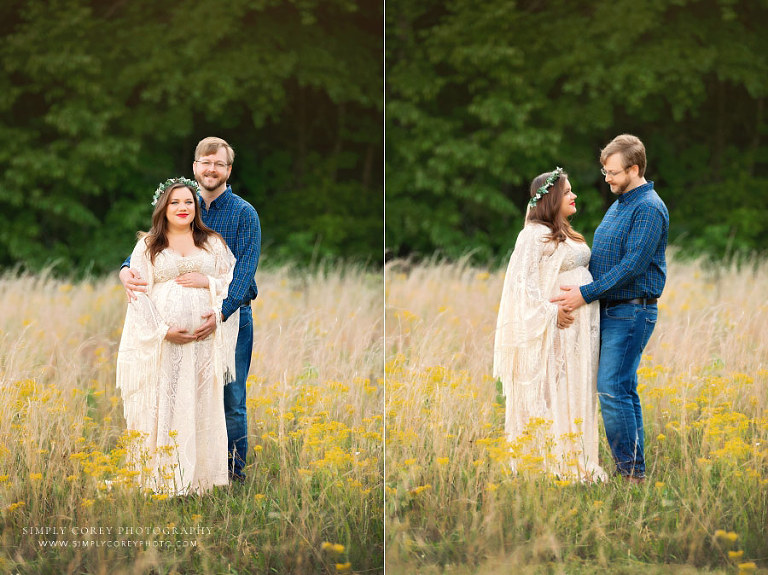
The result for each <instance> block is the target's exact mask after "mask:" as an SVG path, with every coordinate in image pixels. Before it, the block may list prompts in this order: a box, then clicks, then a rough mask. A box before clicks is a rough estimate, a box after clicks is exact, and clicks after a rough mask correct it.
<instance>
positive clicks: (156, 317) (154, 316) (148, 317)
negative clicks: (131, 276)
mask: <svg viewBox="0 0 768 575" xmlns="http://www.w3.org/2000/svg"><path fill="white" fill-rule="evenodd" d="M131 269H133V270H135V271H137V272H139V274H141V277H142V279H144V280H145V281H146V282H147V291H146V293H144V292H139V293H137V294H136V296H137V297H136V299H135V300H132V301H131V302H130V303H129V304H128V315H129V316H131V320H132V323H133V325H132V327H133V328H134V329H135V330H136V336H137V338H138V339H139V340H140V341H141V342H145V343H147V344H151V343H152V342H155V341H156V340H157V338H160V340H161V341H162V340H163V339H164V338H165V334H166V333H168V328H169V327H170V326H168V325H167V324H166V323H165V322H164V321H163V318H162V316H161V315H160V314H159V313H158V311H157V308H156V307H155V304H154V303H152V300H151V299H150V297H149V295H150V294H151V293H152V288H153V286H154V281H153V279H154V278H153V273H152V265H151V262H150V261H149V258H148V257H147V254H146V244H145V243H144V240H143V239H140V240H139V241H138V242H137V243H136V247H134V248H133V253H132V254H131ZM126 321H128V317H126Z"/></svg>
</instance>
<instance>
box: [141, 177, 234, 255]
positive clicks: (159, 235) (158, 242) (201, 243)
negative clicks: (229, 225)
mask: <svg viewBox="0 0 768 575" xmlns="http://www.w3.org/2000/svg"><path fill="white" fill-rule="evenodd" d="M179 188H187V189H188V190H189V191H190V192H191V193H192V199H193V200H194V201H195V217H194V218H193V220H192V221H191V222H190V224H189V225H190V226H191V228H192V237H193V238H194V240H195V246H196V247H198V248H201V249H204V250H207V249H208V246H207V243H208V239H209V238H210V237H212V236H213V237H218V238H219V239H221V241H224V240H223V239H222V237H221V236H220V235H219V234H217V233H216V232H214V231H213V230H212V229H211V228H209V227H208V226H206V225H205V224H204V223H203V220H202V219H201V218H200V200H199V199H198V197H197V193H195V191H194V190H192V189H190V188H189V187H187V186H185V185H184V184H182V183H178V184H174V185H172V186H171V187H169V188H168V189H167V190H165V192H163V194H162V195H161V196H160V197H159V198H158V199H157V204H155V210H154V211H153V212H152V228H151V229H150V230H149V232H147V233H144V232H139V238H142V237H143V238H145V240H144V241H145V242H146V243H147V254H148V255H149V259H150V261H151V262H152V265H154V264H155V256H156V255H157V254H159V253H160V252H161V251H163V250H164V249H165V248H167V247H168V219H167V218H166V216H165V212H166V209H167V208H168V202H169V201H170V199H171V192H172V191H173V190H177V189H179Z"/></svg>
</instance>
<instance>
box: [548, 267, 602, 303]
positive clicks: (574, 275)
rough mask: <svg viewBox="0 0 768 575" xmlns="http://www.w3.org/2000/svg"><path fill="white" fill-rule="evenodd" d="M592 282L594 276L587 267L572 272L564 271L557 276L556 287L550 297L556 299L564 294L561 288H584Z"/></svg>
mask: <svg viewBox="0 0 768 575" xmlns="http://www.w3.org/2000/svg"><path fill="white" fill-rule="evenodd" d="M591 282H592V274H590V273H589V270H588V269H587V268H585V267H578V268H574V269H572V270H568V271H564V272H562V273H560V274H558V276H557V280H555V285H554V286H553V288H552V293H551V294H550V296H552V297H554V296H556V295H559V294H560V293H562V292H561V291H560V286H567V285H575V286H583V285H586V284H588V283H591Z"/></svg>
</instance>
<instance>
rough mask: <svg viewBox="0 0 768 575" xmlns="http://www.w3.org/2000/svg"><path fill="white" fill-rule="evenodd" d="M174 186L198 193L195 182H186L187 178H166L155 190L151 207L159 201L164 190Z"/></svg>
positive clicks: (198, 188)
mask: <svg viewBox="0 0 768 575" xmlns="http://www.w3.org/2000/svg"><path fill="white" fill-rule="evenodd" d="M176 184H183V185H185V186H187V187H188V188H189V189H191V190H192V191H193V192H195V193H197V192H199V191H200V187H199V186H198V185H197V182H195V181H192V180H188V179H187V178H168V179H167V180H165V181H164V182H161V183H160V185H159V186H157V189H156V190H155V195H154V196H152V205H153V206H154V205H155V204H157V200H159V199H160V196H162V195H163V194H164V193H165V190H167V189H168V188H170V187H171V186H175V185H176Z"/></svg>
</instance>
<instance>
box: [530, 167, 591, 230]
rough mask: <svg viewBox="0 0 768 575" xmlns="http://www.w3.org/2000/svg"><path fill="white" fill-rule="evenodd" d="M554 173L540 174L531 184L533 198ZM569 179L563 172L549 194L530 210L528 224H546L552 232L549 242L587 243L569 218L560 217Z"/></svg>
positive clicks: (542, 197)
mask: <svg viewBox="0 0 768 575" xmlns="http://www.w3.org/2000/svg"><path fill="white" fill-rule="evenodd" d="M551 174H552V172H544V173H543V174H539V175H538V176H536V177H535V178H533V181H532V182H531V197H534V196H535V195H536V191H537V190H538V189H539V188H540V187H541V186H543V185H544V183H545V182H546V180H547V178H548V177H549V176H550V175H551ZM567 178H568V174H567V173H566V172H562V173H561V174H560V177H559V178H558V179H557V181H555V183H554V184H553V185H552V186H551V187H549V188H548V189H549V193H548V194H544V195H543V196H541V199H540V200H539V201H538V202H537V203H536V205H535V206H534V207H532V208H530V209H529V210H528V215H527V216H526V220H525V221H526V222H531V223H535V224H544V225H545V226H547V227H548V228H549V229H550V230H552V232H551V233H550V234H549V235H548V236H547V240H548V241H554V242H555V243H556V244H559V243H560V242H564V241H565V240H566V238H571V239H572V240H574V241H577V242H582V243H586V242H585V240H584V236H582V235H581V234H580V233H579V232H577V231H576V230H574V229H573V228H572V227H571V222H569V221H568V218H564V217H562V216H561V215H560V207H561V204H562V201H563V196H564V195H565V180H566V179H567Z"/></svg>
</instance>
